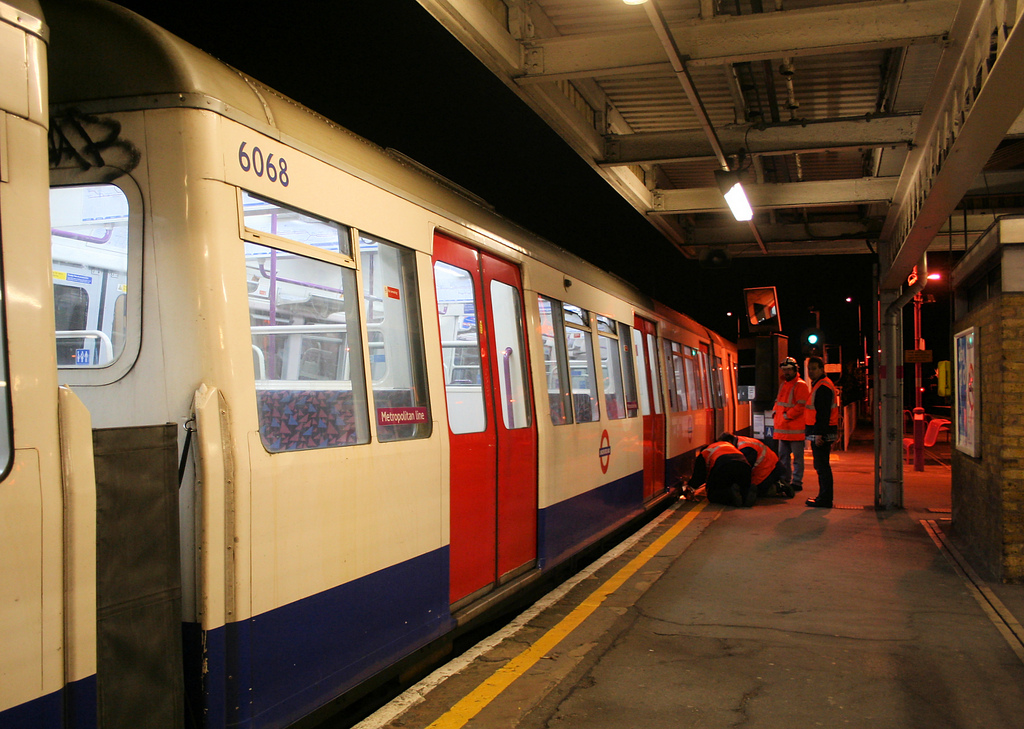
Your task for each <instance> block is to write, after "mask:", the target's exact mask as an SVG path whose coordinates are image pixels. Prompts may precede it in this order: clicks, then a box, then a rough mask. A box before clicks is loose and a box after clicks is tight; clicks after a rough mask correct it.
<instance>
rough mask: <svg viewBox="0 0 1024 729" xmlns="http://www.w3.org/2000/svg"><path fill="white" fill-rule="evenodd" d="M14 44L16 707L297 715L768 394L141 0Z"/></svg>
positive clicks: (282, 721) (9, 572) (230, 722)
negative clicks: (212, 51)
mask: <svg viewBox="0 0 1024 729" xmlns="http://www.w3.org/2000/svg"><path fill="white" fill-rule="evenodd" d="M44 17H45V23H44ZM0 55H2V57H3V58H5V59H12V62H11V63H7V64H6V65H5V73H4V74H3V76H2V77H0V110H2V112H3V113H2V115H0V222H2V229H0V233H2V240H0V244H2V247H3V249H2V255H3V258H2V261H3V297H2V302H0V303H2V306H3V312H2V313H3V316H2V318H0V323H2V325H3V332H2V334H3V336H2V337H0V347H2V350H3V351H2V354H3V356H2V357H0V366H2V367H4V368H5V372H4V376H3V377H2V378H0V379H2V381H3V385H2V387H0V397H2V398H3V402H2V403H0V404H2V405H3V407H0V461H2V463H0V465H2V475H3V479H2V481H0V569H2V575H3V579H2V580H0V646H2V649H0V726H3V727H32V728H33V729H35V728H37V727H75V728H78V727H97V726H98V727H104V728H108V727H133V728H134V727H161V728H165V727H173V726H201V727H254V728H255V727H284V726H288V725H289V724H291V723H294V722H295V721H297V720H299V719H301V718H302V717H306V716H308V715H310V714H311V713H313V712H317V711H319V710H321V709H322V708H323V707H325V706H327V705H329V704H331V703H332V702H336V701H337V700H338V699H339V697H344V696H351V695H353V694H354V693H357V692H358V691H360V690H363V689H365V688H366V687H368V686H370V685H373V684H374V682H377V681H379V680H380V678H381V677H382V676H384V675H387V674H388V672H390V671H394V670H395V668H396V666H402V665H407V664H408V663H409V662H412V661H414V660H415V659H416V658H417V656H419V655H421V654H424V653H427V652H430V651H432V650H435V649H436V647H437V646H442V645H444V644H445V641H446V640H450V637H451V636H452V635H453V634H455V633H456V632H457V631H459V630H460V629H462V628H464V627H465V626H467V625H470V624H472V622H473V621H474V620H476V619H478V618H479V617H480V616H482V615H486V614H488V612H489V611H492V610H495V609H497V607H500V606H501V605H503V604H508V602H509V601H511V600H513V599H515V597H516V596H517V595H521V594H522V593H523V591H524V590H526V589H527V588H529V587H531V586H535V585H536V584H537V583H538V582H540V581H542V580H543V579H544V578H545V577H546V576H548V575H551V574H553V573H555V572H556V571H557V568H559V567H560V566H563V565H565V564H567V563H568V562H569V561H570V560H572V559H573V558H574V557H576V556H577V555H579V554H580V553H581V552H583V551H584V550H588V549H592V548H593V547H594V545H596V544H598V543H599V542H600V541H601V540H602V539H604V538H606V537H607V536H608V535H610V534H612V533H614V532H615V531H616V530H619V529H621V528H622V527H624V526H626V525H628V524H630V523H631V522H633V521H635V520H638V519H640V518H642V517H643V516H644V515H645V514H649V513H650V512H651V511H652V510H653V509H656V508H658V507H659V506H663V505H664V504H665V503H666V502H667V500H669V499H672V498H675V497H677V496H678V493H679V490H678V487H679V483H680V480H681V479H682V478H683V477H684V476H685V474H686V473H688V471H689V468H690V465H691V463H692V460H693V456H694V453H695V451H696V450H697V449H698V448H699V447H700V446H702V445H703V444H704V443H706V442H708V441H710V440H711V439H712V438H713V435H714V433H716V432H718V431H720V430H722V429H729V430H739V431H743V430H745V429H747V428H749V425H750V411H749V407H748V406H747V405H745V404H740V403H737V401H736V397H735V393H736V382H735V374H736V349H735V347H734V345H732V344H731V343H729V342H727V341H725V340H724V339H722V338H721V337H719V336H718V335H716V334H714V333H712V332H710V331H708V330H707V329H705V328H704V327H702V326H700V325H698V324H697V323H696V322H694V321H693V320H691V319H689V318H688V317H686V316H684V315H682V314H680V313H678V312H674V311H672V310H670V309H668V308H667V307H664V306H662V305H660V304H658V303H657V302H654V301H652V300H651V299H649V298H647V297H646V296H644V295H643V294H642V293H641V292H639V291H637V290H635V289H634V288H633V287H631V286H629V285H628V284H626V283H624V282H623V281H621V280H619V279H617V278H616V277H614V276H612V275H609V274H607V273H604V272H602V271H600V270H598V269H596V268H595V267H593V266H591V265H589V264H587V263H585V262H584V261H582V260H580V259H579V258H577V257H575V256H573V255H570V254H568V253H566V252H565V251H563V250H561V249H559V248H557V247H556V246H554V245H552V244H550V243H548V242H545V241H543V240H541V239H539V238H537V237H535V236H533V235H531V234H529V233H528V232H526V231H524V230H522V229H521V228H519V227H517V226H515V225H514V224H512V223H510V222H509V221H507V220H505V219H504V218H502V217H500V216H499V215H497V214H495V213H494V212H493V211H492V210H491V209H489V208H488V206H486V205H485V204H482V202H481V201H479V200H478V199H476V198H474V197H473V196H472V195H470V194H469V193H466V192H465V191H463V190H461V189H459V188H457V187H456V186H454V185H452V184H451V183H448V182H447V181H445V180H443V179H441V178H439V177H437V176H436V175H433V174H431V173H429V171H425V170H424V169H423V168H421V167H419V166H418V165H416V164H415V163H413V162H412V161H410V160H408V159H407V158H405V157H403V156H402V155H400V154H398V153H395V152H392V151H390V150H383V149H380V148H378V147H376V146H374V145H373V144H371V143H369V142H367V141H366V140H364V139H361V138H359V137H357V136H355V135H353V134H351V133H350V132H348V131H346V130H345V129H343V128H341V127H339V126H337V125H335V124H334V123H332V122H330V121H328V120H326V119H324V118H322V117H320V116H318V115H316V114H315V113H313V112H312V111H310V110H308V109H306V108H304V107H302V106H300V105H299V104H297V103H295V102H294V101H292V100H290V99H288V98H286V97H284V96H282V95H281V94H279V93H278V92H276V91H274V90H272V89H270V88H267V87H266V86H264V85H262V84H260V83H259V82H258V81H256V80H255V79H252V78H250V77H248V76H246V75H245V74H244V73H242V72H239V71H237V70H235V69H233V68H231V67H228V66H226V65H224V64H222V63H220V62H218V61H216V60H215V59H213V58H211V57H210V56H208V55H206V54H204V53H203V52H201V51H200V50H198V49H196V48H194V47H192V46H190V45H189V44H187V43H185V42H184V41H182V40H180V39H178V38H176V37H174V36H172V35H171V34H169V33H167V32H166V31H164V30H162V29H161V28H159V27H157V26H155V25H154V24H152V23H150V22H148V21H146V20H145V19H143V18H141V17H139V16H137V15H135V14H133V13H131V12H129V11H127V10H125V9H123V8H120V7H119V6H117V5H114V4H112V3H109V2H105V1H104V0H54V1H52V2H50V1H44V2H42V3H41V7H40V5H39V4H37V2H36V1H35V0H0ZM8 71H10V73H9V72H8ZM47 76H48V77H49V82H48V84H47ZM47 221H48V222H49V226H48V227H49V229H48V230H47Z"/></svg>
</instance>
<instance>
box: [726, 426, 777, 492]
mask: <svg viewBox="0 0 1024 729" xmlns="http://www.w3.org/2000/svg"><path fill="white" fill-rule="evenodd" d="M736 447H737V448H739V449H740V450H741V451H742V450H744V449H746V448H752V449H753V450H754V452H755V453H757V457H756V458H755V459H754V463H753V464H752V465H751V467H750V468H751V474H750V482H751V483H753V484H755V485H756V484H759V483H761V482H762V481H764V480H765V479H766V478H768V476H769V475H770V474H771V472H772V471H774V470H775V466H776V464H777V463H778V462H779V457H778V456H777V455H775V451H773V450H772V449H771V448H769V447H768V446H766V445H765V444H764V443H762V442H761V441H759V440H757V439H756V438H748V437H747V436H745V435H737V436H736Z"/></svg>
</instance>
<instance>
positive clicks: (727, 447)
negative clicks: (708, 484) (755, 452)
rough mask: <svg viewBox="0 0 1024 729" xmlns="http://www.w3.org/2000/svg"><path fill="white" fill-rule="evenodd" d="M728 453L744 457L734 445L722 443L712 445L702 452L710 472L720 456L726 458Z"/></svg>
mask: <svg viewBox="0 0 1024 729" xmlns="http://www.w3.org/2000/svg"><path fill="white" fill-rule="evenodd" d="M727 453H728V454H732V455H735V456H742V455H743V454H742V453H740V452H739V449H738V448H736V447H735V446H734V445H733V444H732V443H724V442H722V441H718V442H717V443H712V444H711V445H709V446H708V447H707V448H705V449H704V450H702V451H701V452H700V454H701V455H702V456H703V457H704V462H705V463H706V464H707V466H708V471H709V472H710V471H711V467H712V466H714V465H715V461H717V460H718V459H719V457H720V456H724V455H726V454H727Z"/></svg>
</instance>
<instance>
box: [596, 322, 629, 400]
mask: <svg viewBox="0 0 1024 729" xmlns="http://www.w3.org/2000/svg"><path fill="white" fill-rule="evenodd" d="M601 318H602V317H598V322H600V321H601ZM598 328H600V323H599V324H598ZM597 340H598V343H599V346H600V347H601V374H602V376H603V377H604V407H605V412H607V413H608V417H609V418H610V419H612V420H619V419H621V418H624V417H626V396H625V394H624V393H623V390H622V362H621V360H620V359H619V340H618V337H609V336H606V335H604V334H602V335H600V336H599V337H598V338H597Z"/></svg>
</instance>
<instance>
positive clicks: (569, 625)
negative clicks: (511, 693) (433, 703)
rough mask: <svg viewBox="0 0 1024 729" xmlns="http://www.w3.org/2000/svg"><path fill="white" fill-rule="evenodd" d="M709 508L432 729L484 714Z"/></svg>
mask: <svg viewBox="0 0 1024 729" xmlns="http://www.w3.org/2000/svg"><path fill="white" fill-rule="evenodd" d="M705 506H707V502H706V501H702V502H701V503H699V504H698V505H696V506H695V507H694V508H693V509H691V510H690V511H689V512H687V513H686V515H685V516H684V517H683V518H682V519H680V520H679V521H678V522H676V523H675V524H674V525H673V526H672V527H671V528H670V529H669V530H668V531H666V532H665V533H664V534H662V535H661V536H660V537H658V539H656V540H655V541H654V542H652V543H651V545H650V546H649V547H647V549H645V550H644V551H643V552H641V553H640V554H638V555H637V556H636V557H634V558H633V559H632V560H631V561H630V562H629V564H627V565H626V566H625V567H623V568H622V569H620V570H619V571H618V572H617V573H615V575H614V576H613V577H611V578H609V579H608V581H607V582H605V583H604V584H603V585H601V586H600V587H599V588H597V590H595V591H594V592H593V593H591V594H590V595H589V596H588V597H587V598H586V599H585V600H584V601H583V602H581V603H580V604H579V605H577V606H576V608H575V609H574V610H573V611H572V612H571V613H569V614H568V615H566V616H565V617H564V618H562V620H561V621H560V622H559V623H558V624H557V625H555V626H554V627H553V628H551V629H550V630H549V631H548V632H547V633H545V634H544V635H543V636H541V637H540V638H539V639H538V640H537V641H536V642H534V643H533V644H532V645H531V646H530V647H529V648H527V649H526V650H524V651H523V652H522V653H520V654H519V655H518V656H516V657H515V658H513V659H512V660H510V661H509V662H508V663H506V664H505V665H504V666H502V667H501V668H499V669H498V670H497V671H495V672H494V674H493V675H492V676H491V677H490V678H488V679H487V680H486V681H484V682H483V683H482V684H480V685H479V686H478V687H477V688H476V689H474V690H473V691H472V692H471V693H470V694H469V695H468V696H466V697H465V698H464V699H462V700H461V701H459V702H458V703H457V704H455V706H453V707H452V708H451V709H449V710H448V711H447V712H446V713H445V714H443V715H442V716H440V717H439V718H438V719H437V720H436V721H435V722H434V723H433V724H431V725H430V726H429V727H428V729H458V728H459V727H462V726H465V724H466V722H468V721H469V720H470V719H472V718H473V717H474V716H476V715H477V714H479V713H480V712H481V711H483V710H484V709H485V708H486V707H487V705H488V704H490V703H491V701H493V700H494V699H495V698H497V697H498V696H499V695H500V694H501V692H502V691H504V690H505V689H506V688H508V687H509V686H510V685H511V684H512V682H513V681H515V680H516V679H517V678H519V677H520V676H522V675H523V674H524V673H526V671H528V670H529V669H530V667H531V666H533V665H534V664H535V663H536V662H537V661H539V660H540V659H541V658H543V657H544V656H545V655H547V654H548V653H549V652H550V651H551V650H552V649H553V648H554V647H555V646H556V645H558V644H559V643H560V642H561V641H562V640H563V639H564V638H565V637H566V636H567V635H569V633H571V632H572V631H573V630H575V629H576V628H577V627H578V626H579V625H580V624H581V623H582V622H583V621H584V620H586V619H587V618H588V617H589V616H590V615H591V614H592V613H593V612H594V611H595V610H597V608H599V607H600V606H601V603H603V602H604V600H605V598H607V597H608V596H609V595H611V594H612V593H614V592H615V591H616V590H617V589H619V588H620V587H621V586H622V585H623V583H625V582H626V580H628V579H629V578H630V577H632V576H633V575H634V574H636V573H637V571H639V570H640V568H641V567H643V566H644V565H645V564H647V562H649V561H650V560H651V559H652V558H653V557H654V556H655V555H657V554H658V552H660V551H661V550H662V549H664V548H665V547H666V546H667V545H668V544H669V542H671V541H672V540H673V539H675V538H676V537H677V536H679V533H680V532H682V531H683V529H685V528H686V527H687V526H689V525H690V523H691V522H692V521H693V520H694V519H695V518H696V517H697V514H699V513H700V512H701V510H702V509H704V507H705Z"/></svg>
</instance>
